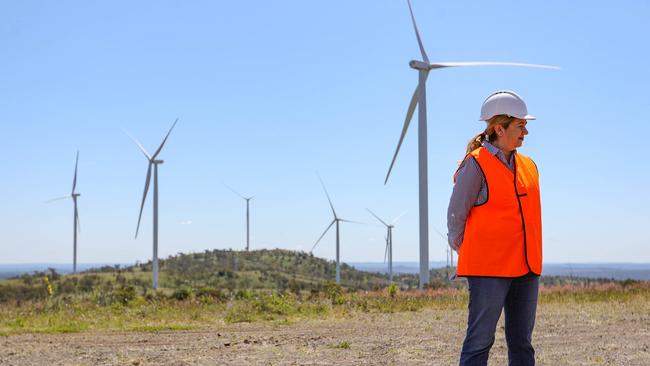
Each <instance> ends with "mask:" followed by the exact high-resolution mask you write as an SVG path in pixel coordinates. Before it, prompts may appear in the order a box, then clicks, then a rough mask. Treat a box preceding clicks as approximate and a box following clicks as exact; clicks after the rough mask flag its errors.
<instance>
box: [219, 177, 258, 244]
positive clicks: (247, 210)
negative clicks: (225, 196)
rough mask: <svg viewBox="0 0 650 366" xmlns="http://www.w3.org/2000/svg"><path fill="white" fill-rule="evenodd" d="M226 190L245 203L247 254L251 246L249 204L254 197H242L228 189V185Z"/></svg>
mask: <svg viewBox="0 0 650 366" xmlns="http://www.w3.org/2000/svg"><path fill="white" fill-rule="evenodd" d="M225 186H226V188H228V189H229V190H231V191H232V192H233V193H234V194H236V195H238V196H239V197H241V198H242V199H243V200H245V201H246V251H247V252H248V251H249V250H250V245H251V240H250V238H251V235H250V234H251V231H250V202H251V200H252V199H253V198H255V196H250V197H244V196H242V195H241V194H239V192H237V191H235V190H234V189H232V188H230V187H229V186H228V185H225Z"/></svg>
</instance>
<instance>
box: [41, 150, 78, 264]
mask: <svg viewBox="0 0 650 366" xmlns="http://www.w3.org/2000/svg"><path fill="white" fill-rule="evenodd" d="M78 166H79V151H77V160H76V162H75V164H74V178H73V179H72V192H71V193H70V194H69V195H67V196H63V197H59V198H55V199H52V200H49V201H46V203H50V202H54V201H59V200H63V199H66V198H72V202H73V203H74V218H73V219H72V222H73V235H72V237H73V239H72V242H73V250H72V251H73V254H72V273H77V232H80V231H81V226H80V225H79V211H78V210H77V198H79V196H81V193H77V192H75V189H76V188H77V167H78Z"/></svg>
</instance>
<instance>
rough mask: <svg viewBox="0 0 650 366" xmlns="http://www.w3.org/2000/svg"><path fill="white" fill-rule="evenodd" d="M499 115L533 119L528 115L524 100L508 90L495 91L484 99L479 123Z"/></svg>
mask: <svg viewBox="0 0 650 366" xmlns="http://www.w3.org/2000/svg"><path fill="white" fill-rule="evenodd" d="M499 114H505V115H508V116H510V117H516V118H521V119H535V117H533V116H531V115H530V114H528V109H527V108H526V103H524V100H523V99H521V97H520V96H519V95H517V93H515V92H513V91H510V90H497V91H495V92H494V93H492V94H490V95H489V96H488V97H487V98H486V99H485V101H484V102H483V105H482V106H481V121H487V120H489V119H490V118H492V117H494V116H496V115H499Z"/></svg>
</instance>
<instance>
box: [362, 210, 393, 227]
mask: <svg viewBox="0 0 650 366" xmlns="http://www.w3.org/2000/svg"><path fill="white" fill-rule="evenodd" d="M366 210H368V212H370V214H371V215H372V216H374V217H375V218H376V219H377V220H379V221H380V222H381V223H382V224H384V225H386V226H388V224H387V223H385V222H384V220H382V219H380V218H379V216H377V215H375V213H374V212H372V211H370V209H369V208H366Z"/></svg>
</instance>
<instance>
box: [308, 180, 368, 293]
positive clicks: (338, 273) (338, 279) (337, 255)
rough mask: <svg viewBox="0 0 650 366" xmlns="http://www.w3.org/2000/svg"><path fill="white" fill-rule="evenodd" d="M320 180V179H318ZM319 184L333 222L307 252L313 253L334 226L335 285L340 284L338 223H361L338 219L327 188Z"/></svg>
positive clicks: (321, 181) (323, 184)
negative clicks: (328, 205)
mask: <svg viewBox="0 0 650 366" xmlns="http://www.w3.org/2000/svg"><path fill="white" fill-rule="evenodd" d="M318 178H319V179H320V177H318ZM320 183H321V185H322V186H323V190H324V191H325V195H326V196H327V200H328V201H329V203H330V207H331V208H332V214H333V215H334V220H332V222H331V223H330V224H329V226H327V228H326V229H325V231H324V232H323V233H322V234H321V236H320V237H319V238H318V240H316V243H315V244H314V246H313V247H312V248H311V250H310V251H309V252H310V253H313V252H314V249H315V248H316V245H318V243H319V242H320V241H321V239H323V237H324V236H325V234H327V231H328V230H329V229H330V228H331V227H332V225H334V224H336V283H338V284H340V283H341V262H340V235H339V223H340V222H351V223H354V224H362V223H361V222H357V221H351V220H346V219H342V218H340V217H338V216H337V215H336V211H335V210H334V205H333V204H332V200H331V199H330V195H329V193H327V188H325V183H323V180H322V179H320Z"/></svg>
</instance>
